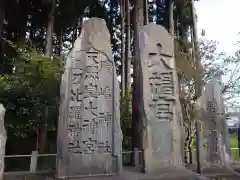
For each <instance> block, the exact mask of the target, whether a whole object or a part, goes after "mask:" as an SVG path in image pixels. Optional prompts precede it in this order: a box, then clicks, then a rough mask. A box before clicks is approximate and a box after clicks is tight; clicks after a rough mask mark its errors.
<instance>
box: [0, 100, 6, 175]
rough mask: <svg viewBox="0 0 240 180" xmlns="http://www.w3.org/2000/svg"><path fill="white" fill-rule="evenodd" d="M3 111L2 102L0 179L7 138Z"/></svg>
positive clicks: (0, 108)
mask: <svg viewBox="0 0 240 180" xmlns="http://www.w3.org/2000/svg"><path fill="white" fill-rule="evenodd" d="M5 112H6V109H5V108H4V106H3V105H2V104H0V179H2V178H3V172H4V157H5V147H6V140H7V134H6V130H5V126H4V116H5Z"/></svg>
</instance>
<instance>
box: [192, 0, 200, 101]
mask: <svg viewBox="0 0 240 180" xmlns="http://www.w3.org/2000/svg"><path fill="white" fill-rule="evenodd" d="M191 5H192V8H191V10H192V45H193V56H194V60H195V64H196V69H197V70H198V71H199V70H200V69H201V59H200V53H199V47H198V36H197V27H196V26H197V23H196V10H195V7H194V0H192V3H191ZM195 83H196V85H195V86H196V88H195V91H196V92H195V93H196V98H198V97H200V94H201V87H202V83H201V77H200V78H199V79H198V80H195Z"/></svg>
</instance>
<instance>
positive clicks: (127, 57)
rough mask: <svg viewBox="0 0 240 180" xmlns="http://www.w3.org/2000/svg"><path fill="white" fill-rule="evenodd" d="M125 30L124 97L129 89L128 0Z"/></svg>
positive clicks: (127, 2) (127, 0)
mask: <svg viewBox="0 0 240 180" xmlns="http://www.w3.org/2000/svg"><path fill="white" fill-rule="evenodd" d="M125 15H126V16H125V18H126V20H125V22H126V23H125V32H126V41H125V58H124V59H125V70H124V73H125V75H124V77H125V80H124V83H125V85H124V86H125V97H127V96H128V90H129V85H130V79H131V76H130V66H131V61H130V58H129V57H130V11H129V0H126V1H125Z"/></svg>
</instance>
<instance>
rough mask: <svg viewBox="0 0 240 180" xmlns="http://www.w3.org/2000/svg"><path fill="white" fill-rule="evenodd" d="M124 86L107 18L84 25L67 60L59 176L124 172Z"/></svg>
mask: <svg viewBox="0 0 240 180" xmlns="http://www.w3.org/2000/svg"><path fill="white" fill-rule="evenodd" d="M121 154H122V132H121V128H120V112H119V85H118V80H117V74H116V68H115V65H114V61H113V56H112V52H111V46H110V35H109V31H108V29H107V26H106V23H105V21H104V20H103V19H99V18H91V19H89V20H87V21H85V22H84V25H83V28H82V31H81V35H80V37H78V38H77V40H76V41H75V43H74V46H73V49H72V50H71V52H70V53H69V55H68V56H67V60H66V64H65V72H64V74H63V76H62V84H61V106H60V115H59V125H58V150H57V177H58V178H67V177H77V176H84V175H102V174H112V173H118V172H119V171H120V169H121V166H122V162H121V158H122V157H121Z"/></svg>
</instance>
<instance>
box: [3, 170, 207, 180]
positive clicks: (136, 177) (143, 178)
mask: <svg viewBox="0 0 240 180" xmlns="http://www.w3.org/2000/svg"><path fill="white" fill-rule="evenodd" d="M54 175H55V173H54V172H51V173H46V172H42V173H30V172H16V173H4V178H3V180H22V179H24V180H54V179H56V178H54ZM66 179H67V180H205V179H204V178H202V177H200V176H198V175H197V174H195V173H192V172H190V171H188V172H186V171H185V172H184V171H179V170H174V169H172V170H164V171H163V170H161V171H160V173H159V174H151V175H150V174H144V173H139V172H137V170H136V169H134V168H127V169H124V170H123V172H122V173H121V174H115V175H108V176H107V175H98V176H92V175H89V176H78V177H77V176H76V177H71V178H66ZM66 179H63V180H66ZM59 180H60V179H59Z"/></svg>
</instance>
